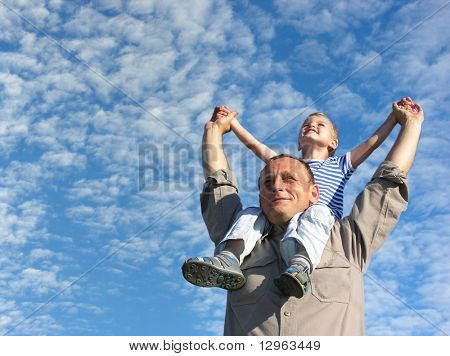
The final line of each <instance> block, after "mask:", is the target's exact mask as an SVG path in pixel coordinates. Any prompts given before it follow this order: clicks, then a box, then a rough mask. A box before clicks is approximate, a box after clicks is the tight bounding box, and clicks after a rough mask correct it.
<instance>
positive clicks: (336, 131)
mask: <svg viewBox="0 0 450 356" xmlns="http://www.w3.org/2000/svg"><path fill="white" fill-rule="evenodd" d="M312 116H322V117H324V118H326V119H327V120H328V121H329V122H330V123H331V128H332V131H333V133H334V137H335V138H336V139H338V138H339V136H338V129H337V127H336V125H335V123H334V122H333V120H331V119H330V118H329V117H328V116H327V115H326V114H324V113H323V112H320V111H317V112H313V113H312V114H309V115H308V116H307V117H306V119H305V121H306V120H308V119H309V118H310V117H312ZM305 121H303V123H305ZM302 128H303V124H302V127H300V134H301V131H302ZM335 151H336V150H333V151H331V152H330V157H331V156H332V155H333V154H334V152H335Z"/></svg>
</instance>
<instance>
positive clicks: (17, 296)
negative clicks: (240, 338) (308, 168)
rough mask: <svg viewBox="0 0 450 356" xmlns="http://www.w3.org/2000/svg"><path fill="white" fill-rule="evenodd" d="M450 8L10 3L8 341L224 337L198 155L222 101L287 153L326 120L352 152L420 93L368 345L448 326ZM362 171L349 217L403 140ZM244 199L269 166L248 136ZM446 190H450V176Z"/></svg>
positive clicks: (3, 198)
mask: <svg viewBox="0 0 450 356" xmlns="http://www.w3.org/2000/svg"><path fill="white" fill-rule="evenodd" d="M449 23H450V4H449V2H448V1H441V0H436V1H435V0H427V1H379V0H349V1H333V2H329V1H321V0H318V1H305V0H296V1H288V0H274V1H244V0H236V1H224V0H197V1H193V0H186V1H175V0H165V1H156V0H155V1H153V0H129V1H125V0H123V1H122V0H92V1H68V0H67V1H64V0H46V1H42V0H14V1H12V0H0V249H1V251H2V253H1V254H0V333H1V334H7V335H220V334H221V333H222V331H223V320H224V313H225V301H226V292H225V291H223V290H219V289H207V288H198V287H194V286H192V285H190V284H188V283H187V282H186V281H185V280H184V279H183V277H182V275H181V265H182V263H183V261H184V260H185V259H186V258H187V257H192V256H202V255H205V256H208V255H211V254H212V252H213V245H212V243H211V241H210V240H209V236H208V233H207V230H206V227H205V225H204V223H203V220H202V217H201V212H200V204H199V193H200V191H201V188H202V184H203V174H202V169H201V162H200V152H201V151H200V146H201V138H202V134H203V126H204V124H205V122H206V121H207V120H209V118H210V117H211V113H212V111H213V108H214V107H215V106H217V105H222V104H223V105H228V106H230V107H232V108H234V109H236V110H238V111H239V119H240V121H241V123H242V124H243V125H244V126H245V127H247V128H248V129H249V130H250V131H251V132H252V133H253V134H254V135H255V136H256V137H257V138H258V139H260V140H262V141H263V142H264V143H266V144H267V145H269V146H270V147H272V148H274V149H275V150H276V151H280V152H291V153H296V145H295V143H296V137H297V133H298V129H299V125H300V123H301V122H302V121H303V119H304V118H305V117H306V116H307V115H308V114H309V113H311V112H314V111H322V112H325V113H327V114H328V115H329V116H330V117H331V118H332V119H333V120H334V121H335V123H336V125H337V126H338V128H339V142H340V145H339V148H338V151H337V153H338V154H344V153H345V152H347V151H349V150H351V149H352V148H353V147H355V146H356V145H358V144H359V143H361V142H362V141H363V140H365V139H367V138H368V137H369V135H370V134H371V133H372V132H373V131H374V130H375V129H376V128H377V127H378V126H379V125H381V123H382V122H383V121H384V120H385V118H386V117H387V116H388V114H389V113H390V110H391V109H390V107H391V103H392V102H393V101H395V100H398V99H399V98H401V97H405V96H410V97H412V98H413V99H414V100H415V101H417V102H419V103H420V104H421V105H422V106H423V108H424V112H425V122H424V125H423V131H422V136H421V140H420V144H419V147H418V151H417V155H416V159H415V163H414V166H413V168H412V169H411V171H410V173H409V174H408V177H409V184H410V186H409V189H410V200H409V206H408V209H407V210H406V211H405V212H404V213H403V214H402V216H401V219H400V222H399V223H398V225H397V227H396V228H395V230H394V231H393V233H392V234H391V235H390V236H389V238H388V240H387V241H386V243H385V244H384V245H383V247H382V248H381V250H379V251H378V253H377V254H376V255H375V256H374V258H373V260H372V262H371V265H370V268H369V270H368V273H367V275H366V277H365V301H366V313H365V314H366V315H365V318H366V333H367V334H368V335H444V334H445V335H447V334H449V333H450V284H449V281H450V267H449V262H448V261H449V259H448V256H449V255H450V247H449V245H450V244H449V236H450V208H449V206H448V201H450V191H449V188H448V184H447V183H445V182H446V181H447V179H448V176H449V174H450V168H449V167H450V164H449V163H450V158H449V157H450V150H449V148H448V147H449V146H448V143H447V141H448V138H449V135H450V130H449V128H448V117H449V114H450V109H449V106H448V105H446V102H447V101H449V100H450V95H449V82H450V48H449V44H450V37H449V35H448V24H449ZM398 131H399V130H398V127H397V128H395V129H394V131H393V132H392V133H391V135H390V136H389V138H388V139H387V140H386V141H385V143H384V144H383V145H382V146H381V147H380V148H378V150H377V151H375V152H374V153H373V154H372V155H371V157H370V158H369V159H368V160H367V161H366V162H365V163H364V164H362V165H361V166H360V167H358V169H357V171H356V172H355V173H354V175H353V176H352V178H351V179H350V181H349V183H348V184H347V187H346V191H345V207H344V214H345V213H349V211H350V209H351V206H352V203H353V201H354V199H355V197H356V195H357V193H358V192H359V191H361V190H362V189H363V187H364V185H365V184H366V183H367V182H368V181H369V180H370V177H371V175H372V174H373V173H374V171H375V169H376V167H377V165H378V164H379V163H380V162H381V161H382V160H383V159H384V158H385V156H386V154H387V152H388V151H389V148H390V147H391V146H392V144H393V142H394V140H395V137H396V135H397V133H398ZM224 140H225V146H226V147H225V149H226V152H227V155H228V158H229V162H230V165H231V168H232V169H233V171H234V172H235V174H236V176H237V178H238V183H239V187H240V194H241V198H242V201H243V204H244V205H245V206H255V205H257V204H258V200H257V186H256V177H257V174H258V172H259V170H260V169H261V167H262V163H261V162H259V161H258V160H257V159H256V158H255V157H253V156H252V153H251V152H248V151H247V150H246V149H245V148H244V147H243V146H242V145H241V144H240V143H239V142H238V141H237V139H236V138H235V137H233V134H232V133H230V134H228V135H227V136H226V137H225V139H224ZM447 182H448V181H447Z"/></svg>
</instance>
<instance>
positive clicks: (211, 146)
mask: <svg viewBox="0 0 450 356" xmlns="http://www.w3.org/2000/svg"><path fill="white" fill-rule="evenodd" d="M236 115H237V112H236V111H230V110H229V109H228V108H227V107H225V106H217V107H216V108H215V109H214V112H213V115H212V117H211V120H210V121H208V122H207V123H206V124H205V130H204V133H203V144H202V162H203V174H204V176H205V179H206V178H208V177H209V176H210V175H212V174H213V173H214V172H217V171H218V170H224V171H226V170H228V169H229V167H228V162H227V158H226V156H225V153H224V151H223V146H222V136H223V135H224V134H225V133H227V132H228V131H230V127H231V121H233V119H234V118H235V117H236Z"/></svg>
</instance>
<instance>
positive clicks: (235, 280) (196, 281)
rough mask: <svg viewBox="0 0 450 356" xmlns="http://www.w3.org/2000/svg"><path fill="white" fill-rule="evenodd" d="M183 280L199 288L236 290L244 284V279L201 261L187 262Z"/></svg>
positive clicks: (241, 276) (183, 268)
mask: <svg viewBox="0 0 450 356" xmlns="http://www.w3.org/2000/svg"><path fill="white" fill-rule="evenodd" d="M181 269H182V271H183V276H184V278H185V279H186V280H187V281H188V282H189V283H192V284H193V285H196V286H199V287H218V288H223V289H227V290H236V289H239V288H241V287H242V286H243V285H244V284H245V277H244V276H243V275H240V274H238V273H233V272H230V271H227V270H224V269H222V268H219V267H215V266H212V265H210V264H209V263H207V262H203V261H193V260H187V261H186V262H184V264H183V267H182V268H181Z"/></svg>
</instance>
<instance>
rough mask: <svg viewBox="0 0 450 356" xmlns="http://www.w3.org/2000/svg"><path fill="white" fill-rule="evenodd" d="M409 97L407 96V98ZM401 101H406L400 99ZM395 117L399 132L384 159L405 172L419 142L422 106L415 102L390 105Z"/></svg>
mask: <svg viewBox="0 0 450 356" xmlns="http://www.w3.org/2000/svg"><path fill="white" fill-rule="evenodd" d="M408 99H409V98H408ZM402 102H406V103H407V102H408V101H407V100H406V99H402ZM392 109H393V112H394V115H395V118H396V119H397V121H398V122H399V124H400V125H401V129H400V132H399V134H398V136H397V139H396V140H395V143H394V145H393V146H392V148H391V150H390V151H389V153H388V155H387V157H386V161H391V162H393V163H394V164H395V165H396V166H397V167H399V168H400V169H401V170H402V171H403V172H404V173H405V174H407V173H408V172H409V169H410V168H411V166H412V163H413V161H414V156H415V154H416V150H417V145H418V143H419V137H420V132H421V130H422V123H423V120H424V115H423V110H422V107H421V106H420V105H419V104H417V103H415V104H414V103H412V102H411V104H409V103H408V105H406V106H399V105H398V104H397V103H394V104H393V105H392Z"/></svg>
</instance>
